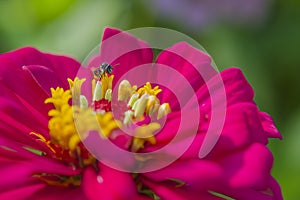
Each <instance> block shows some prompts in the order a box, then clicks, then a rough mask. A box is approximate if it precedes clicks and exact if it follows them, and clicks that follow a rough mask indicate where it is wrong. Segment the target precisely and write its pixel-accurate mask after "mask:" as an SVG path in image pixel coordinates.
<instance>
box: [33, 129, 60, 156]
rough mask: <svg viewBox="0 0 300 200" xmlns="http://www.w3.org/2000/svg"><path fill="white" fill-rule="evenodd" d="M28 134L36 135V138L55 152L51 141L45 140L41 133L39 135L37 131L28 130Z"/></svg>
mask: <svg viewBox="0 0 300 200" xmlns="http://www.w3.org/2000/svg"><path fill="white" fill-rule="evenodd" d="M29 134H30V135H34V136H36V137H37V138H38V139H37V140H39V141H41V142H42V143H44V144H45V145H46V146H47V147H48V148H49V149H50V150H51V151H52V152H53V153H56V152H55V150H54V149H53V148H52V146H51V141H50V140H47V139H46V138H45V137H44V136H43V135H41V134H39V133H35V132H30V133H29Z"/></svg>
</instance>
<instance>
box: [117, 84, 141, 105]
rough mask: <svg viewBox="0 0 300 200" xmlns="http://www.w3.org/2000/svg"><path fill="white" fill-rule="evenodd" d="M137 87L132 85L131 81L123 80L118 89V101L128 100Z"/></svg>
mask: <svg viewBox="0 0 300 200" xmlns="http://www.w3.org/2000/svg"><path fill="white" fill-rule="evenodd" d="M136 89H137V87H136V85H135V86H131V85H130V83H129V81H127V80H123V81H122V82H121V83H120V85H119V89H118V101H125V102H127V101H128V98H129V97H130V96H131V95H132V94H133V93H134V92H135V91H136Z"/></svg>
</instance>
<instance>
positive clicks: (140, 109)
mask: <svg viewBox="0 0 300 200" xmlns="http://www.w3.org/2000/svg"><path fill="white" fill-rule="evenodd" d="M148 96H149V95H148V94H143V96H141V98H140V99H138V100H137V101H136V102H135V104H133V110H134V116H135V117H136V118H139V117H141V116H143V115H144V112H145V109H146V104H147V98H148Z"/></svg>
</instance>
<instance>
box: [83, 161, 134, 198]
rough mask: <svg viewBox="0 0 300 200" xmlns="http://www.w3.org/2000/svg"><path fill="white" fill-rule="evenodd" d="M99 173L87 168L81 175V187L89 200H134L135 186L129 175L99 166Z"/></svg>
mask: <svg viewBox="0 0 300 200" xmlns="http://www.w3.org/2000/svg"><path fill="white" fill-rule="evenodd" d="M99 169H100V173H99V174H96V172H95V171H94V169H92V168H87V169H86V170H85V172H84V174H83V182H82V186H83V189H84V191H85V193H86V195H87V197H88V198H89V199H90V200H94V199H95V200H96V199H107V200H114V199H134V197H136V196H137V190H136V185H135V183H134V181H133V178H132V176H131V175H130V174H128V173H124V172H120V171H117V170H115V169H112V168H110V167H107V166H105V165H103V164H99Z"/></svg>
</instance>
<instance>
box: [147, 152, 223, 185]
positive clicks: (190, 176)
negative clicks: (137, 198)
mask: <svg viewBox="0 0 300 200" xmlns="http://www.w3.org/2000/svg"><path fill="white" fill-rule="evenodd" d="M143 176H145V177H146V178H148V179H150V180H151V181H155V182H162V181H168V180H169V179H178V180H181V181H183V182H185V183H186V185H185V186H184V188H186V189H187V190H194V191H196V190H202V191H205V190H207V189H209V188H212V187H214V185H215V184H217V182H220V183H221V182H222V169H221V166H219V165H218V164H217V163H214V162H213V161H207V160H200V159H197V158H195V159H190V160H178V161H176V162H174V163H172V164H171V165H169V166H167V167H165V168H163V169H160V170H158V171H154V172H149V173H145V174H143Z"/></svg>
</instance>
